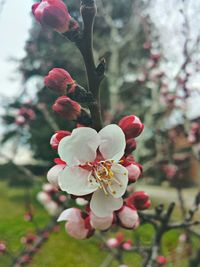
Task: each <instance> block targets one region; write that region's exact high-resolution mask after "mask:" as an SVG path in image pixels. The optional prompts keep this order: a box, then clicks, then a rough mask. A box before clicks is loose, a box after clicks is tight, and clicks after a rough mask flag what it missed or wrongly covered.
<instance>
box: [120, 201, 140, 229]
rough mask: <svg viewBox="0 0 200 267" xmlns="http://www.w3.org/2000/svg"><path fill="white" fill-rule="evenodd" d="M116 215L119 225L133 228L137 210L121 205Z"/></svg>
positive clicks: (136, 222)
mask: <svg viewBox="0 0 200 267" xmlns="http://www.w3.org/2000/svg"><path fill="white" fill-rule="evenodd" d="M117 217H118V219H119V222H120V225H121V226H122V227H124V228H126V229H135V228H136V226H137V225H138V221H139V217H138V213H137V210H135V209H133V208H130V207H128V206H123V208H122V209H121V210H120V211H118V212H117Z"/></svg>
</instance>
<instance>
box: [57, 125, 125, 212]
mask: <svg viewBox="0 0 200 267" xmlns="http://www.w3.org/2000/svg"><path fill="white" fill-rule="evenodd" d="M125 146H126V142H125V136H124V133H123V131H122V130H121V129H120V127H119V126H117V125H114V124H112V125H108V126H106V127H105V128H103V129H102V130H101V131H100V132H99V133H97V132H96V131H95V130H94V129H92V128H86V127H83V128H77V129H75V130H73V131H72V134H71V135H70V136H67V137H64V138H63V139H62V140H61V141H60V143H59V146H58V154H59V156H60V158H61V159H62V160H63V161H65V162H66V163H67V166H66V167H65V168H64V169H63V170H62V171H61V172H60V173H59V177H58V183H59V186H60V188H61V190H63V191H66V192H67V193H69V194H72V195H76V196H83V195H88V194H92V193H93V194H92V197H91V202H90V208H91V210H92V212H93V213H94V214H95V215H96V216H98V217H106V216H109V215H110V214H112V212H113V211H114V210H118V209H120V208H121V206H122V204H123V199H122V196H123V195H124V193H125V191H126V188H127V183H128V171H127V169H126V168H125V167H123V166H122V165H121V164H120V159H121V158H122V156H123V155H124V149H125Z"/></svg>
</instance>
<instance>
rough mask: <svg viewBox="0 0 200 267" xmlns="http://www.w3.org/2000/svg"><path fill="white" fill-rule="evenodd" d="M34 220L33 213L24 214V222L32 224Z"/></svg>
mask: <svg viewBox="0 0 200 267" xmlns="http://www.w3.org/2000/svg"><path fill="white" fill-rule="evenodd" d="M32 218H33V215H32V214H31V212H26V213H25V214H24V221H26V222H30V221H31V220H32Z"/></svg>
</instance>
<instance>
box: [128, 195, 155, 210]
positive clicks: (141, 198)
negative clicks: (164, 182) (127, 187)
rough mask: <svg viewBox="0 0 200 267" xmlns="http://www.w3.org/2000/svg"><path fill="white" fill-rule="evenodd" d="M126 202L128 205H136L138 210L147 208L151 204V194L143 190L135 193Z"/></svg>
mask: <svg viewBox="0 0 200 267" xmlns="http://www.w3.org/2000/svg"><path fill="white" fill-rule="evenodd" d="M125 202H126V204H127V206H129V207H135V208H136V209H137V210H145V209H148V208H149V207H150V206H151V201H150V199H149V195H148V194H146V193H145V192H143V191H140V192H135V193H133V194H132V195H131V196H129V197H128V198H127V199H126V200H125Z"/></svg>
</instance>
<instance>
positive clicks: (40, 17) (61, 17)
mask: <svg viewBox="0 0 200 267" xmlns="http://www.w3.org/2000/svg"><path fill="white" fill-rule="evenodd" d="M32 12H33V15H34V16H35V18H36V20H37V21H38V22H40V23H41V25H43V26H48V27H50V28H52V29H54V30H55V31H57V32H60V33H65V32H68V31H69V30H71V29H77V28H78V23H77V22H76V21H75V20H74V19H73V18H72V17H71V16H70V14H69V13H68V10H67V7H66V5H65V4H64V2H63V1H61V0H42V1H41V2H40V3H35V4H34V5H33V6H32Z"/></svg>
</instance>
